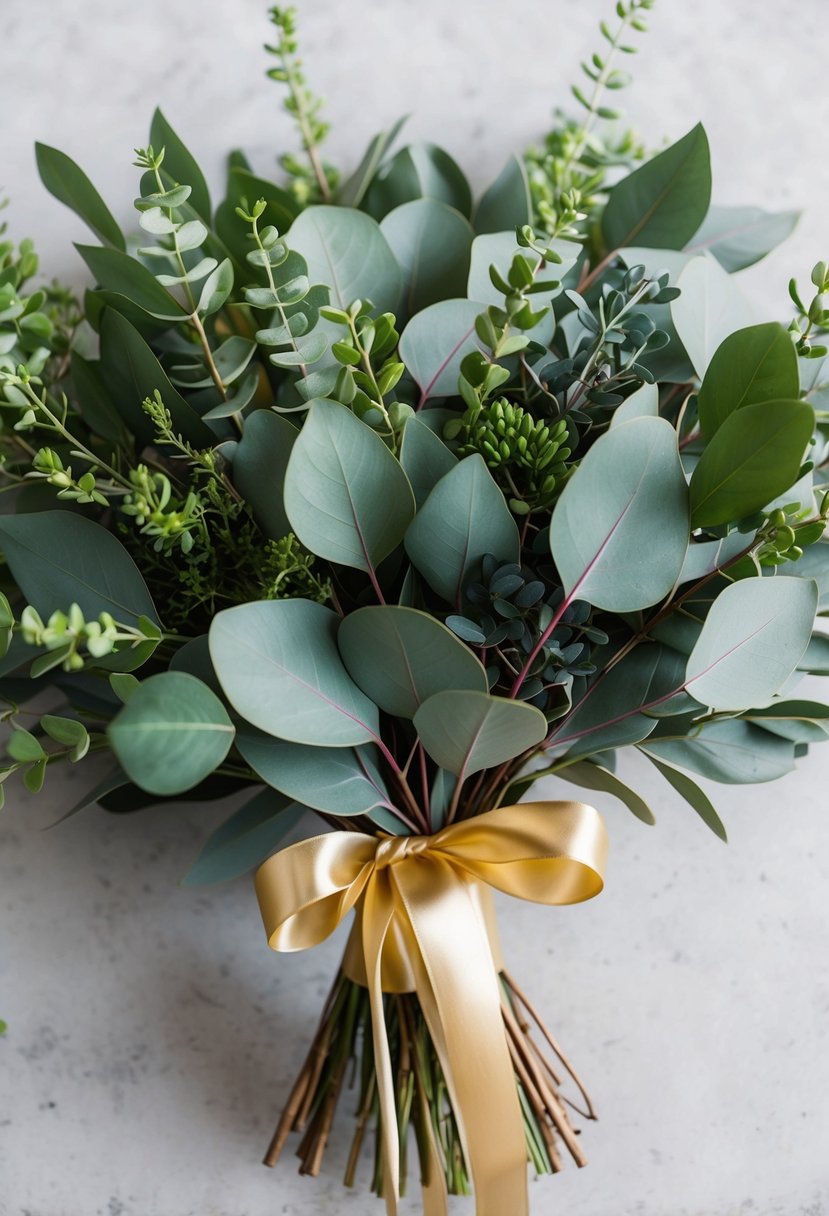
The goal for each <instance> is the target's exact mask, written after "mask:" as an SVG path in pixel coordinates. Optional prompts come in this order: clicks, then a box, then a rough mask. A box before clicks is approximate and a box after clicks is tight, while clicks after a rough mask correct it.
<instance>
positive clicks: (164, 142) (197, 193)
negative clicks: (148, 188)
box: [150, 109, 211, 227]
mask: <svg viewBox="0 0 829 1216" xmlns="http://www.w3.org/2000/svg"><path fill="white" fill-rule="evenodd" d="M150 143H151V145H152V147H153V148H154V149H155V150H156V152H159V151H161V149H162V148H163V149H164V164H163V166H162V173H163V174H164V175H165V176H167V177H170V178H172V179H173V180H174V181H175V182H177V183H183V184H184V185H186V186H189V187H190V197H189V199H188V200H187V201H188V202H189V203H190V206H191V207H192V208H193V210H194V211H195V212H197V214H198V215H200V216H201V218H202V219H203V220H204V222H205V223H206V224H207V225H208V227H209V225H210V214H211V208H210V191H209V190H208V188H207V182H206V181H205V178H204V174H203V173H202V171H201V169H200V168H199V166H198V164H197V163H196V161H195V159H194V157H193V155H192V153H190V152H189V151H188V150H187V148H186V147H185V146H184V144H183V143H182V142H181V140H180V139H179V137H178V136H177V135H176V133H175V131H174V130H173V128H172V127H171V126H170V124H169V123H168V121H167V119H166V118H165V117H164V115H163V114H162V112H161V110H160V109H156V111H155V113H154V114H153V120H152V123H151V124H150Z"/></svg>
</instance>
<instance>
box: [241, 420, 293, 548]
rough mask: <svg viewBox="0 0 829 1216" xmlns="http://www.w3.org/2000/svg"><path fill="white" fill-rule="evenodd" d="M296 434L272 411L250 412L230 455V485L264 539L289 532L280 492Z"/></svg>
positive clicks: (288, 424)
mask: <svg viewBox="0 0 829 1216" xmlns="http://www.w3.org/2000/svg"><path fill="white" fill-rule="evenodd" d="M298 435H299V431H298V430H297V428H296V427H295V426H294V425H293V423H291V422H288V420H287V418H284V417H283V416H282V415H281V414H276V413H274V411H273V410H254V412H253V413H252V414H251V415H250V417H249V418H247V419H246V420H245V429H244V432H243V434H242V437H241V439H240V440H239V442H238V444H237V446H236V450H235V451H234V453H233V465H232V474H233V483H234V485H235V486H236V489H237V490H238V491H239V493H240V494H241V495H242V497H243V498H244V500H245V502H246V503H247V504H248V506H249V507H250V509H251V511H252V512H253V517H254V519H255V520H256V522H257V523H258V525H259V527H260V528H261V529H262V531H263V532H264V534H265V535H266V536H269V537H270V538H271V540H279V539H280V538H281V537H283V536H286V535H287V533H288V532H290V531H291V524H290V521H289V519H288V516H287V515H286V514H285V505H284V501H283V492H284V486H285V471H286V469H287V468H288V459H289V457H290V455H291V451H292V449H293V446H294V443H295V442H296V439H297V437H298Z"/></svg>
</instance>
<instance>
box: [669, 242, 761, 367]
mask: <svg viewBox="0 0 829 1216" xmlns="http://www.w3.org/2000/svg"><path fill="white" fill-rule="evenodd" d="M676 286H677V287H678V288H679V291H680V294H679V296H677V298H676V299H675V300H672V301H671V319H672V320H673V323H674V326H675V328H676V332H677V334H678V335H679V338H680V341H681V342H682V345H683V346H684V348H685V350H686V351H687V352H688V358H689V359H690V360H691V363H692V364H693V367H694V371H695V372H696V373H697V375H698V376H699V377H700V378H702V377H703V376H704V375H705V373H706V371H707V370H708V365H709V363H710V362H711V359H712V358H713V356H714V352H715V351H716V350H717V348H718V347H719V346H720V344H721V343H722V342H723V341H724V340H725V339H726V338H727V337H728V336H729V334H733V333H734V332H735V330H738V329H743V328H744V327H746V326H749V325H751V323H752V321H753V320H754V309H753V307H752V306H751V304H750V303H749V301H748V299H747V298H746V296H745V295H743V292H742V291H741V290H740V288H739V287H738V286H737V283H736V282H735V280H734V279H732V278H730V276H729V275H728V274H727V273H726V271H724V270H723V268H722V266H720V264H719V263H718V262H715V261H714V259H713V258H708V257H701V258H692V259H691V261H690V262H689V263H688V265H687V266H686V267H685V269H684V270H683V271H682V274H681V275H680V276H679V278H678V279H677V281H676Z"/></svg>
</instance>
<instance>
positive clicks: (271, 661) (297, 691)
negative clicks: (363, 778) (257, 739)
mask: <svg viewBox="0 0 829 1216" xmlns="http://www.w3.org/2000/svg"><path fill="white" fill-rule="evenodd" d="M338 623H339V618H338V617H337V615H336V613H334V612H332V611H331V610H330V609H329V608H324V607H323V606H322V604H314V603H311V602H310V601H309V600H266V601H261V602H258V603H252V604H240V605H238V606H237V607H236V608H228V609H226V610H225V611H224V612H220V613H219V614H218V616H216V617H215V618H214V619H213V623H212V625H211V626H210V655H211V658H212V660H213V666H214V667H215V669H216V675H217V676H218V678H219V681H220V682H221V685H222V688H223V689H224V691H225V693H226V694H227V697H228V699H229V700H230V702H231V704H232V705H233V707H234V708H235V709H236V710H237V711H238V713H240V714H241V715H242V717H243V718H245V719H246V720H247V721H248V722H250V723H252V724H253V725H254V726H258V727H259V729H260V730H264V731H265V732H266V733H267V734H269V735H276V736H277V737H278V738H282V739H288V740H291V741H292V742H294V743H310V744H313V745H315V746H322V747H326V746H327V747H350V746H353V745H356V744H358V743H367V742H369V741H371V740H376V738H377V734H378V730H379V719H378V713H377V706H376V705H373V704H372V702H371V701H369V699H368V697H366V696H365V695H364V693H362V692H361V691H360V689H359V688H358V687H357V685H356V684H355V683H354V682H353V680H352V679H351V677H350V676H349V674H348V672H347V671H346V669H345V666H344V665H343V661H342V659H341V658H340V653H339V651H338V650H337V641H336V638H337V626H338Z"/></svg>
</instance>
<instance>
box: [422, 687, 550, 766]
mask: <svg viewBox="0 0 829 1216" xmlns="http://www.w3.org/2000/svg"><path fill="white" fill-rule="evenodd" d="M414 724H415V729H416V730H417V733H418V735H419V736H420V740H421V742H422V744H423V746H424V747H425V748H426V751H427V752H428V753H429V755H430V756H431V757H432V759H433V760H435V761H436V762H437V763H438V764H439V765H440V767H441V768H445V769H448V770H449V772H451V773H454V774H455V775H456V776H457V777H459V778H461V780H463V779H464V778H466V777H468V776H470V775H471V774H472V773H477V772H480V771H481V769H485V768H493V767H494V766H495V765H496V764H503V763H504V761H506V760H511V759H513V757H515V756H520V755H521V754H522V753H523V752H526V751H530V750H531V749H532V748H534V747H537V746H538V744H539V743H541V741H542V739H543V738H544V736H545V735H546V733H547V720H546V719H545V717H544V715H543V714H542V713H541V712H540V710H537V709H534V708H533V706H531V705H527V704H526V703H525V702H523V701H511V700H508V699H507V698H506V697H491V696H489V695H488V694H487V693H483V692H471V691H464V692H462V691H459V690H458V691H452V692H439V693H436V694H435V695H434V696H433V697H430V698H429V700H428V701H424V703H423V704H422V705H421V707H420V709H419V710H418V711H417V713H416V714H415V719H414Z"/></svg>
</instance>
